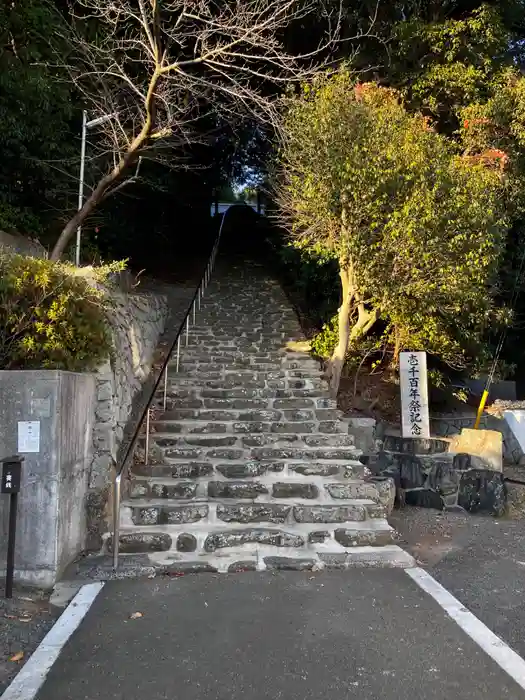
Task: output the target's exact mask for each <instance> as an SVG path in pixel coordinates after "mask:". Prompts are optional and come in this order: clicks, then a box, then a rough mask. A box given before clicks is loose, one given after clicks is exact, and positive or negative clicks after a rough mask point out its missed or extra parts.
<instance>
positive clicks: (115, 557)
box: [113, 472, 122, 571]
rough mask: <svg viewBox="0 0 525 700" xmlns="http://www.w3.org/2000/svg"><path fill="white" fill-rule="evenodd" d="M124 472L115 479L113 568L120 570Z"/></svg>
mask: <svg viewBox="0 0 525 700" xmlns="http://www.w3.org/2000/svg"><path fill="white" fill-rule="evenodd" d="M121 481H122V472H121V473H120V474H117V476H116V477H115V483H114V485H113V568H114V569H115V571H116V570H117V569H118V555H119V550H120V484H121Z"/></svg>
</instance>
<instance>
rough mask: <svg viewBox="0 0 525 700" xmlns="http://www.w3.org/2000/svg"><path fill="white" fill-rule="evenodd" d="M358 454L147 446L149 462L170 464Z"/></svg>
mask: <svg viewBox="0 0 525 700" xmlns="http://www.w3.org/2000/svg"><path fill="white" fill-rule="evenodd" d="M360 454H361V451H360V450H358V449H356V448H355V447H353V445H349V446H343V447H337V446H330V445H326V446H321V447H317V446H316V447H309V446H308V445H293V444H292V445H289V446H283V447H280V446H270V447H242V446H237V445H234V446H230V445H227V444H224V445H223V446H212V445H206V444H201V445H200V446H198V447H195V446H190V445H174V446H171V447H170V446H161V445H159V444H158V442H157V444H156V445H155V444H151V445H150V459H151V461H152V462H153V463H164V464H174V463H177V462H180V461H184V462H187V461H196V462H199V461H201V462H205V461H211V462H216V461H229V460H232V461H239V460H256V461H261V462H272V461H276V462H282V461H284V460H294V461H318V460H320V459H326V460H333V459H336V460H345V459H348V460H357V459H358V458H359V456H360Z"/></svg>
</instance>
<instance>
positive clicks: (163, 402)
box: [162, 365, 168, 411]
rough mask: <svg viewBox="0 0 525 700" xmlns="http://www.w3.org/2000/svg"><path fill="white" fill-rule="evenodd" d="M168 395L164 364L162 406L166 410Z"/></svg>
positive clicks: (166, 370) (166, 373)
mask: <svg viewBox="0 0 525 700" xmlns="http://www.w3.org/2000/svg"><path fill="white" fill-rule="evenodd" d="M167 395H168V365H166V367H165V369H164V398H163V401H162V408H163V410H164V411H165V410H166V399H167Z"/></svg>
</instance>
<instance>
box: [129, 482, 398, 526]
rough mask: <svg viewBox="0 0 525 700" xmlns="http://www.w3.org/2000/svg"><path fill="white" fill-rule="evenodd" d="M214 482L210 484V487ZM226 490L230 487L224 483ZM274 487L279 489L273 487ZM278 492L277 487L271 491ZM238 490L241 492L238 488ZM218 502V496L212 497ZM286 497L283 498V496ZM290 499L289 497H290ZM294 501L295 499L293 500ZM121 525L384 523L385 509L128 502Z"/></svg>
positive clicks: (360, 503)
mask: <svg viewBox="0 0 525 700" xmlns="http://www.w3.org/2000/svg"><path fill="white" fill-rule="evenodd" d="M213 483H214V482H210V488H211V486H212V484H213ZM217 483H223V484H224V486H225V488H226V487H229V488H231V487H232V485H231V484H228V483H225V482H217ZM242 487H243V488H244V489H245V490H246V491H249V490H250V489H251V490H252V491H253V489H254V485H253V484H252V485H250V484H242ZM274 487H279V485H278V484H274ZM274 490H275V491H277V492H279V489H278V488H274ZM239 491H240V489H239ZM214 498H215V499H219V498H220V497H219V496H214ZM283 498H285V497H283ZM290 498H292V496H290ZM295 498H297V496H296V497H295ZM120 514H121V526H122V527H127V526H130V525H135V526H140V527H152V526H157V525H175V526H181V525H182V526H187V525H190V524H194V523H201V524H204V523H205V524H208V525H215V524H217V523H220V522H237V523H248V522H258V523H260V522H266V523H268V524H269V523H277V522H278V523H283V524H284V523H290V524H295V523H299V524H308V525H317V524H323V525H329V524H334V523H337V524H340V523H354V522H359V523H363V522H365V521H369V520H384V519H385V517H386V514H385V509H384V506H382V505H381V504H379V503H376V502H374V501H371V500H368V499H355V500H349V501H341V502H339V503H337V504H335V505H334V504H328V505H327V504H322V505H319V504H313V505H311V504H306V503H302V502H297V501H294V502H293V503H288V504H286V503H283V502H280V503H279V502H276V498H275V497H274V499H273V500H271V501H266V502H261V503H259V502H256V503H255V502H253V501H250V500H249V497H246V502H245V503H242V502H240V501H239V500H238V499H235V496H231V500H229V501H228V500H224V497H222V500H215V501H214V502H211V501H210V500H209V499H206V500H202V501H200V500H194V501H192V502H189V503H180V502H179V503H175V504H174V503H171V502H166V501H156V500H141V499H136V500H130V501H123V502H122V504H121V511H120Z"/></svg>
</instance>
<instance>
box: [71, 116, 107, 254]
mask: <svg viewBox="0 0 525 700" xmlns="http://www.w3.org/2000/svg"><path fill="white" fill-rule="evenodd" d="M116 116H117V112H113V113H112V114H104V115H103V116H102V117H97V118H96V119H90V120H89V121H88V118H87V111H86V110H85V109H84V110H82V144H81V146H80V176H79V183H78V211H80V210H81V209H82V206H83V204H84V170H85V165H86V137H87V130H88V129H91V128H92V127H94V126H98V125H99V124H104V123H105V122H107V121H109V120H110V119H113V117H116ZM81 233H82V226H81V225H79V226H78V228H77V247H76V251H75V265H76V266H77V267H80V237H81Z"/></svg>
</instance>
